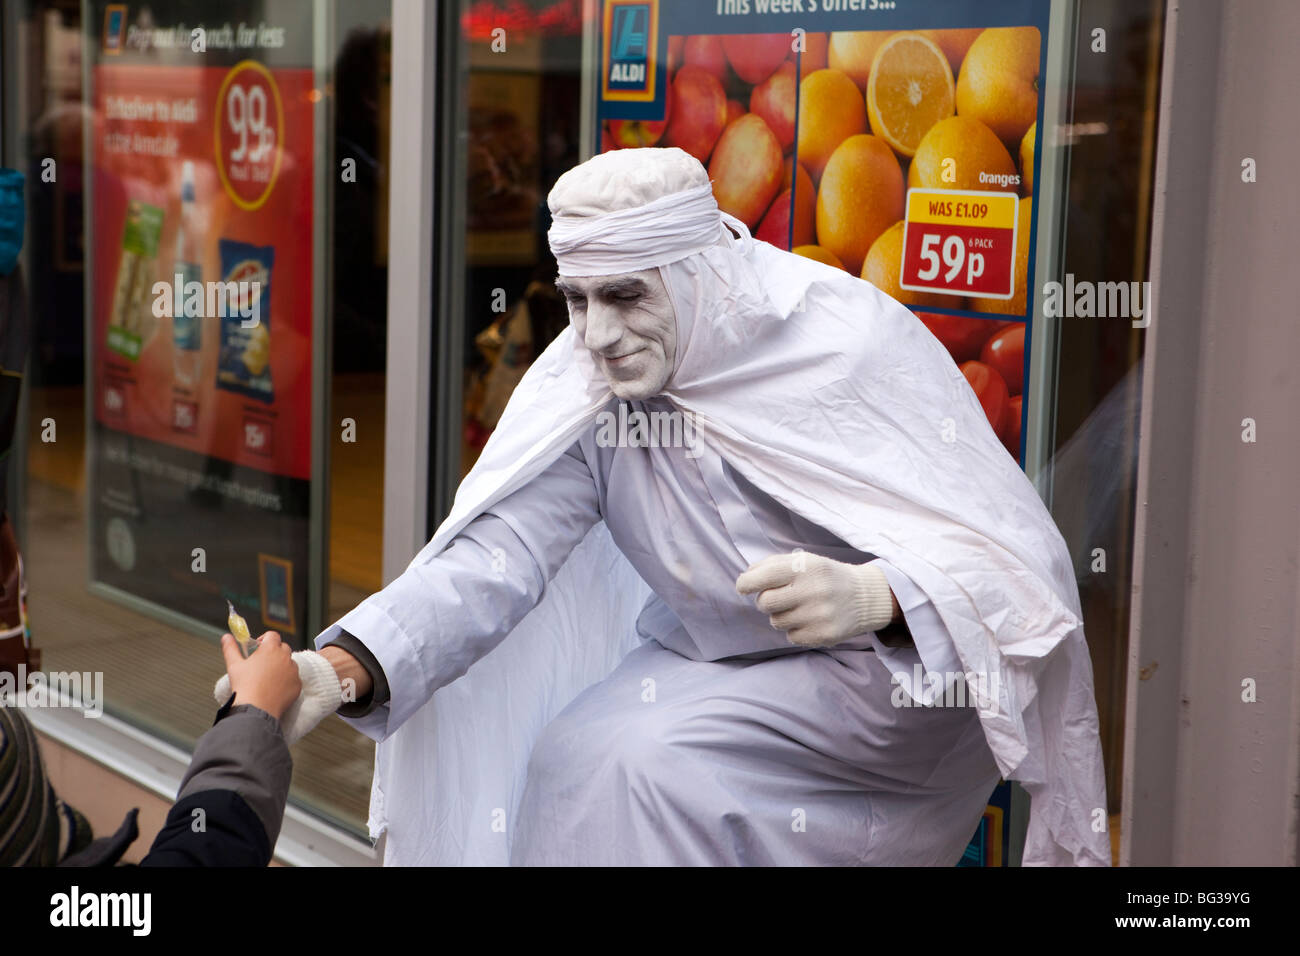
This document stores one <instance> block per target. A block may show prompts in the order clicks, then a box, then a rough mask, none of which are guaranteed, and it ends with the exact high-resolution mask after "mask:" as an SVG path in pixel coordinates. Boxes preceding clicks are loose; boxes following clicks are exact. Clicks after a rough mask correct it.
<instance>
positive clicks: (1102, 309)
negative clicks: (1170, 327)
mask: <svg viewBox="0 0 1300 956" xmlns="http://www.w3.org/2000/svg"><path fill="white" fill-rule="evenodd" d="M1150 313H1151V283H1150V282H1088V281H1086V280H1085V281H1083V282H1075V281H1074V273H1073V272H1067V273H1066V274H1065V282H1064V283H1061V282H1057V281H1056V280H1052V281H1051V282H1044V283H1043V315H1044V316H1045V317H1046V318H1049V319H1059V318H1067V319H1073V318H1080V319H1093V318H1096V319H1108V318H1109V319H1132V320H1133V328H1135V329H1145V328H1146V327H1147V326H1148V325H1150V324H1151V314H1150Z"/></svg>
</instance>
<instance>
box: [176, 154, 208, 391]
mask: <svg viewBox="0 0 1300 956" xmlns="http://www.w3.org/2000/svg"><path fill="white" fill-rule="evenodd" d="M199 238H200V237H199V234H198V229H197V223H196V222H195V215H194V164H193V163H192V162H190V161H189V160H186V161H185V162H184V164H182V166H181V222H180V226H179V227H178V228H177V230H176V266H175V268H174V269H173V270H172V271H173V272H174V273H175V275H173V277H172V281H173V282H174V283H178V284H179V288H178V289H176V290H175V292H176V295H175V300H174V301H173V303H172V345H173V351H174V354H175V372H176V384H177V385H180V386H182V387H183V388H186V389H190V388H193V387H194V386H195V385H196V384H197V383H198V380H199V371H200V364H199V363H200V361H201V359H202V354H203V325H204V322H203V308H202V307H199V308H193V307H191V308H188V309H187V308H186V299H187V298H188V296H187V289H188V288H189V284H190V283H191V282H199V283H201V282H202V274H201V273H202V269H201V268H200V266H199V262H200V258H201V257H200V255H199ZM204 298H205V299H206V296H205V297H204ZM195 304H197V303H195Z"/></svg>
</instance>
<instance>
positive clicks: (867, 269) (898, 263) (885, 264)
mask: <svg viewBox="0 0 1300 956" xmlns="http://www.w3.org/2000/svg"><path fill="white" fill-rule="evenodd" d="M904 225H905V224H904V222H903V220H901V219H900V220H899V221H898V222H896V223H894V224H893V225H892V226H890V227H889V228H888V229H886V230H885V231H884V232H882V233H881V234H880V236H879V237H878V238H877V239H876V241H875V242H873V243H872V244H871V251H870V252H868V253H867V258H866V259H864V260H863V262H862V278H864V279H866V280H867V281H868V282H870V283H871V284H872V285H874V286H875V287H876V288H877V289H879V290H880V291H881V292H883V293H885V295H887V296H889V297H890V298H892V299H895V300H897V301H899V302H901V303H903V304H904V305H919V306H924V307H929V306H939V307H944V306H947V307H948V308H955V307H956V306H957V305H958V301H957V299H956V298H955V297H954V296H950V295H943V294H942V293H939V292H910V291H908V290H907V289H904V288H903V287H902V286H900V285H899V284H898V277H899V275H900V273H901V271H902V264H903V226H904Z"/></svg>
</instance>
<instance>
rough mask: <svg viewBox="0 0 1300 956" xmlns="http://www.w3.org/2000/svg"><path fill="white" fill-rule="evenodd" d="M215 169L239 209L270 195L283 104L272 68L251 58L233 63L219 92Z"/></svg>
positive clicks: (281, 151) (251, 206) (276, 172)
mask: <svg viewBox="0 0 1300 956" xmlns="http://www.w3.org/2000/svg"><path fill="white" fill-rule="evenodd" d="M215 112H216V119H215V126H216V128H215V132H214V139H215V149H216V158H217V173H218V174H219V175H220V176H221V184H222V185H223V186H225V188H226V193H227V194H228V195H229V196H230V198H231V199H233V200H234V201H235V204H236V205H238V206H239V207H240V208H241V209H248V210H253V209H257V208H259V207H260V206H261V205H262V203H264V202H266V198H267V197H268V196H269V195H271V189H272V188H273V187H274V186H275V179H276V177H277V176H278V175H279V173H280V159H281V157H282V156H283V155H284V144H283V143H282V142H281V139H282V135H283V132H284V105H283V103H281V101H280V89H279V87H278V86H277V85H276V82H275V77H273V76H272V75H271V71H270V70H268V69H267V68H266V67H264V66H263V65H262V64H261V63H258V62H257V61H255V60H244V61H243V62H242V63H237V64H236V65H235V66H233V67H231V69H230V72H229V73H227V74H226V77H225V79H224V80H222V81H221V89H220V90H218V92H217V103H216V111H215Z"/></svg>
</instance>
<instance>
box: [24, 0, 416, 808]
mask: <svg viewBox="0 0 1300 956" xmlns="http://www.w3.org/2000/svg"><path fill="white" fill-rule="evenodd" d="M18 8H19V9H18V14H17V16H16V17H15V18H14V19H15V21H16V24H17V29H18V31H19V48H20V49H22V50H23V51H25V59H24V60H23V62H22V63H21V64H17V63H10V62H6V63H5V64H4V69H5V77H4V78H5V83H6V85H8V84H16V85H17V95H16V97H15V99H16V100H17V102H18V103H19V110H18V112H17V114H16V115H6V124H7V129H8V130H10V131H16V133H17V135H16V137H14V138H13V139H12V140H11V141H8V142H7V143H6V148H7V150H8V154H7V158H8V159H9V161H10V164H11V165H19V166H20V168H21V170H22V171H23V172H24V173H25V174H26V176H27V201H28V229H27V239H26V245H25V249H24V256H23V268H24V270H25V273H26V279H27V285H28V298H29V301H30V315H31V316H32V348H31V355H30V365H29V369H30V379H29V386H30V387H29V393H28V394H29V398H28V402H29V404H28V408H27V415H26V419H25V422H24V428H25V430H26V462H25V472H26V473H25V478H26V482H25V485H26V487H25V492H26V494H25V499H24V502H23V509H22V514H21V519H22V525H21V527H20V533H21V544H22V547H23V550H24V555H25V561H26V567H27V574H28V581H29V590H30V599H29V610H30V620H31V626H32V635H33V639H34V643H35V644H36V645H37V646H39V647H41V648H43V649H44V653H45V658H44V665H45V668H46V669H58V670H77V671H98V672H102V673H103V675H104V694H105V698H106V709H107V710H108V711H109V712H111V713H113V714H115V715H118V716H121V717H123V718H125V719H127V720H128V721H130V722H131V723H133V724H135V725H137V726H139V727H140V728H142V729H144V730H145V731H147V732H149V733H151V734H154V735H156V736H157V737H159V738H161V739H163V740H166V741H168V742H170V743H173V744H176V745H178V746H180V747H182V748H185V749H188V748H191V747H192V746H193V743H194V741H195V740H196V739H197V738H198V736H200V735H201V734H202V733H203V732H204V731H205V730H206V729H207V728H208V727H209V726H211V723H212V715H213V713H214V711H215V708H216V704H215V702H214V701H213V699H212V685H213V682H214V680H215V679H216V677H217V676H218V675H219V674H220V673H221V670H222V666H221V659H220V654H219V650H218V648H217V647H216V641H215V638H216V637H217V636H219V634H220V633H221V631H223V630H225V629H226V623H225V619H226V608H225V602H226V600H228V599H229V600H233V601H234V602H235V604H236V605H237V606H238V608H239V610H240V612H241V613H242V614H243V615H244V616H245V617H246V618H247V619H248V623H249V626H250V628H251V629H252V631H253V633H254V634H255V635H256V634H258V633H261V632H262V631H263V630H266V629H272V628H274V629H276V630H279V631H280V632H281V633H282V634H283V635H284V636H285V637H286V639H288V640H291V641H293V642H294V643H296V644H297V645H298V646H305V644H306V641H307V640H308V639H309V638H310V636H311V634H310V633H309V617H310V616H311V611H312V610H313V609H314V608H315V607H316V606H319V607H320V615H321V616H322V617H326V616H331V615H336V614H337V613H338V609H340V608H346V607H350V606H351V605H352V604H354V603H355V602H356V600H358V597H359V596H360V595H363V594H366V593H370V591H372V590H374V589H376V588H377V587H378V586H379V581H378V568H379V567H380V563H381V561H380V550H381V549H380V545H381V525H382V521H381V517H380V515H381V509H382V494H381V489H382V485H383V471H382V469H383V464H382V463H383V434H384V404H383V394H384V386H383V370H384V360H385V329H386V313H387V303H386V294H387V267H386V263H387V250H386V244H385V239H386V235H387V219H386V209H387V202H388V196H387V187H386V169H387V136H388V124H389V116H388V101H389V89H390V86H391V77H390V75H389V73H390V70H389V20H390V13H389V11H390V5H389V4H388V3H386V2H380V3H366V4H362V3H353V2H349V3H340V4H330V5H311V4H298V3H292V4H285V3H274V2H256V0H249V2H242V3H233V4H231V3H227V4H219V5H212V4H207V5H205V4H202V3H193V2H185V3H182V2H177V3H155V4H151V5H149V6H148V7H141V6H139V5H113V4H105V3H102V2H99V0H95V2H91V3H89V4H86V5H84V6H82V5H79V4H76V3H66V2H33V3H26V4H19V5H18ZM83 11H84V17H85V19H84V20H83ZM317 16H323V17H325V18H326V22H319V21H317V20H316V19H315V17H317ZM205 17H206V18H207V19H206V26H205V29H206V33H205V36H204V38H203V43H205V44H206V49H205V50H203V51H196V50H195V49H194V48H193V44H194V43H195V42H197V41H196V40H195V37H194V35H193V34H187V35H185V36H180V34H179V33H178V32H177V31H174V30H173V29H172V28H173V27H175V26H176V25H177V24H179V23H182V22H183V23H185V24H188V25H190V26H193V25H196V24H197V25H203V24H205V19H204V18H205ZM247 24H258V25H259V26H258V27H257V28H249V27H247V26H246V25H247ZM187 29H188V27H187ZM178 37H179V39H178ZM200 56H201V57H203V58H202V59H200ZM249 61H252V62H251V63H250V62H249ZM87 82H88V83H89V84H90V85H89V87H87V86H86V83H87ZM87 148H88V149H89V152H87V151H86V150H87ZM15 159H17V160H18V162H15ZM325 162H331V163H332V164H333V168H325V169H324V170H321V169H319V168H318V167H317V165H316V164H317V163H325ZM52 171H53V174H52ZM318 172H323V175H320V176H319V178H317V175H316V174H317V173H318ZM85 184H88V185H89V187H90V189H91V192H90V193H89V194H88V193H86V192H85ZM318 189H323V190H324V192H323V193H320V192H318ZM88 197H91V198H88ZM330 266H332V271H328V270H329V269H330ZM88 268H90V269H91V270H92V271H90V273H89V274H90V275H92V276H93V283H94V284H93V287H92V288H91V289H90V290H89V294H87V289H86V277H87V274H88V272H87V270H88ZM176 275H180V276H181V280H180V284H179V290H180V294H179V295H178V294H176V293H175V291H174V290H175V289H176V288H177V286H176V285H175V283H174V279H175V276H176ZM239 281H244V282H245V283H246V284H245V285H244V286H239V285H238V282H239ZM191 282H193V283H197V286H196V288H198V289H199V292H200V295H199V298H198V299H196V300H193V304H192V305H191V304H190V301H191V300H190V292H191V286H190V283H191ZM225 282H235V283H236V285H235V286H233V287H231V288H233V289H234V290H235V291H232V292H230V293H229V305H228V306H223V305H221V304H220V303H222V302H225V301H226V300H225V299H221V298H214V296H217V295H218V294H219V293H221V292H222V290H221V289H220V288H218V286H219V285H221V284H224V283H225ZM254 282H258V283H259V284H258V285H257V286H256V287H255V286H254V285H253V283H254ZM158 283H162V285H163V286H166V285H168V284H171V285H172V290H166V291H167V294H166V296H165V297H164V298H165V299H166V303H167V304H165V305H163V304H161V303H162V302H163V299H160V298H159V297H160V296H162V295H163V293H162V292H160V291H159V289H160V286H159V284H158ZM268 287H269V288H268ZM258 290H261V291H258ZM173 300H174V301H177V302H183V303H184V304H183V306H182V308H181V309H179V310H175V309H171V307H170V306H171V302H172V301H173ZM214 302H216V303H218V304H217V306H216V308H215V309H214V308H213V307H212V306H213V303H214ZM236 305H237V308H236ZM318 306H319V309H318V308H317V307H318ZM87 308H89V310H90V314H89V315H87ZM239 310H242V311H239ZM317 315H319V321H321V322H323V323H324V324H323V325H322V326H320V328H322V329H323V332H317V331H315V328H314V324H313V323H314V322H316V321H317V319H316V318H315V317H316V316H317ZM244 322H247V323H248V325H246V326H245V325H243V324H242V323H244ZM87 329H90V333H89V335H90V337H89V338H88V337H87V332H86V330H87ZM323 336H328V337H329V341H324V340H323ZM88 353H89V354H88ZM314 354H318V355H320V356H328V357H331V358H332V362H331V364H330V365H329V366H325V367H324V372H325V375H324V376H323V380H322V381H317V380H316V378H315V376H314V373H313V361H314V360H313V355H314ZM88 376H89V377H88ZM326 395H328V398H329V406H330V407H331V408H332V412H333V414H332V415H331V420H330V421H328V422H323V423H322V424H321V425H320V426H319V430H318V431H314V429H313V409H314V408H317V407H319V406H320V404H321V402H322V400H323V399H324V397H325V396H326ZM214 416H215V417H214ZM348 421H350V422H351V426H352V427H350V428H349V427H348ZM50 423H53V428H54V430H55V431H54V432H51V431H50ZM88 431H92V432H93V434H92V435H91V436H90V441H89V444H88V435H87V432H88ZM55 433H56V434H57V438H56V440H51V438H50V435H51V434H55ZM323 441H328V442H329V449H328V454H327V455H322V454H321V451H322V449H321V448H320V447H319V445H320V443H321V442H323ZM88 447H89V448H90V449H91V451H92V452H93V453H94V454H93V456H92V457H91V458H88V457H87V449H88ZM324 461H328V462H329V471H328V472H327V473H319V472H318V471H317V469H318V467H319V466H318V462H324ZM311 481H315V482H316V484H315V486H314V487H315V488H317V489H324V497H323V498H322V499H321V502H320V508H321V512H322V517H324V515H325V514H328V521H324V520H322V521H315V520H311V519H310V510H309V502H310V501H312V500H313V499H312V498H311V495H312V494H313V493H315V494H319V493H321V492H319V491H318V492H309V491H308V488H309V483H310V482H311ZM311 507H315V505H311ZM258 508H262V509H264V510H263V511H261V512H258V511H257V509H258ZM250 509H251V510H250ZM326 509H328V511H326ZM258 514H261V515H262V517H261V518H260V519H259V518H258V517H257V515H258ZM284 516H288V518H287V519H285V518H284ZM282 519H283V520H282ZM326 528H328V531H329V537H328V539H326V538H325V537H324V535H323V532H324V531H325V530H326ZM318 556H319V557H318ZM327 557H328V562H329V563H328V566H327V567H324V568H322V572H321V578H320V582H319V583H314V582H313V581H312V580H311V574H310V573H309V569H310V567H311V566H312V564H313V562H315V561H317V560H320V561H324V560H326V558H327ZM372 760H373V744H371V743H370V742H369V741H368V740H366V739H365V738H364V737H362V736H361V735H359V734H357V733H356V732H355V731H353V730H352V729H350V728H348V727H347V726H346V725H344V724H343V723H342V722H341V721H327V722H326V723H325V724H323V725H322V726H321V727H320V728H319V730H317V731H316V732H315V733H313V734H312V735H310V736H308V737H307V738H305V739H304V740H303V741H302V742H301V743H300V744H298V745H296V746H295V748H294V761H295V771H296V772H295V774H294V789H293V794H292V798H293V799H294V800H295V801H296V802H299V803H302V804H304V805H306V806H308V807H310V808H313V809H315V810H316V811H318V812H319V813H321V814H322V815H325V816H327V817H329V818H331V819H333V820H336V821H338V822H340V823H341V824H343V825H344V826H346V827H348V828H350V829H352V830H354V831H358V832H360V831H362V830H363V828H364V825H363V821H364V819H365V816H366V807H367V803H368V792H369V787H368V781H369V776H370V768H371V763H372Z"/></svg>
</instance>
